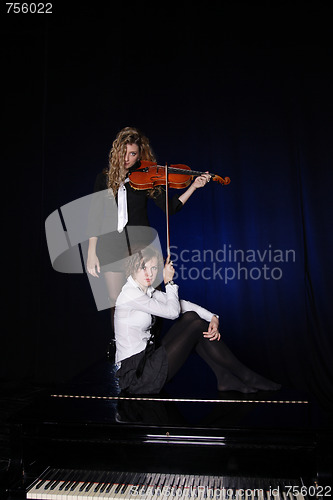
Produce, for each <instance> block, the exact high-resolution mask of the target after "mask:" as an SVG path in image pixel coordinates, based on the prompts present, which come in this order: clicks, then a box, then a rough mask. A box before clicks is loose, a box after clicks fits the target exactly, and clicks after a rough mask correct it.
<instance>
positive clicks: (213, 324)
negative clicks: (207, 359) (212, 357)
mask: <svg viewBox="0 0 333 500" xmlns="http://www.w3.org/2000/svg"><path fill="white" fill-rule="evenodd" d="M203 336H204V337H205V338H207V339H209V340H210V341H212V340H217V341H219V340H220V338H221V334H220V332H219V319H218V318H217V317H216V316H213V317H212V319H211V321H210V323H209V326H208V332H203Z"/></svg>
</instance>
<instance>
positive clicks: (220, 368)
mask: <svg viewBox="0 0 333 500" xmlns="http://www.w3.org/2000/svg"><path fill="white" fill-rule="evenodd" d="M196 350H197V352H198V354H199V355H200V356H201V357H202V358H203V359H204V360H205V361H206V362H207V363H208V364H209V366H211V368H212V370H213V371H214V373H215V375H216V377H217V379H218V387H219V390H226V388H225V387H226V385H227V377H225V370H228V371H229V372H230V373H231V374H232V375H234V376H235V377H237V378H238V379H239V380H240V381H241V382H242V383H243V384H245V386H247V387H248V388H251V392H255V391H254V390H263V391H274V390H277V389H280V387H281V385H280V384H276V383H275V382H272V381H271V380H268V379H266V378H265V377H263V376H261V375H259V374H258V373H256V372H254V371H252V370H250V368H247V366H245V365H244V364H243V363H241V361H239V359H237V358H236V356H235V355H234V354H233V353H232V352H231V350H230V349H229V347H228V346H227V345H226V344H225V342H223V340H220V341H216V340H215V341H212V342H210V341H209V340H208V339H205V338H203V339H202V340H201V341H200V342H199V344H198V345H197V348H196ZM247 392H248V391H247Z"/></svg>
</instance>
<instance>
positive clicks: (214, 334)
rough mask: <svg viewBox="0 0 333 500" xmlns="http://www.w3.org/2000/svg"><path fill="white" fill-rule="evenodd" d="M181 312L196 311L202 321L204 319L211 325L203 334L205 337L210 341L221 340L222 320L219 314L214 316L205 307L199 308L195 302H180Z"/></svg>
mask: <svg viewBox="0 0 333 500" xmlns="http://www.w3.org/2000/svg"><path fill="white" fill-rule="evenodd" d="M180 307H181V312H182V313H184V312H186V311H194V312H196V313H197V314H198V315H199V316H200V318H201V319H204V320H205V321H207V322H208V323H209V326H208V331H207V332H203V336H204V337H206V338H208V339H209V340H220V338H221V335H220V332H219V324H220V320H219V317H218V316H217V314H214V313H212V312H210V311H208V310H207V309H205V308H204V307H201V306H198V305H197V304H194V303H193V302H189V301H188V300H181V301H180Z"/></svg>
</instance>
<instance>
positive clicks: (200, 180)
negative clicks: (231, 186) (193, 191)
mask: <svg viewBox="0 0 333 500" xmlns="http://www.w3.org/2000/svg"><path fill="white" fill-rule="evenodd" d="M210 179H211V176H210V175H209V173H208V172H206V173H205V174H202V175H200V176H199V177H197V178H196V179H195V180H194V181H193V184H192V185H193V187H195V188H201V187H204V186H205V185H206V184H207V182H209V181H210Z"/></svg>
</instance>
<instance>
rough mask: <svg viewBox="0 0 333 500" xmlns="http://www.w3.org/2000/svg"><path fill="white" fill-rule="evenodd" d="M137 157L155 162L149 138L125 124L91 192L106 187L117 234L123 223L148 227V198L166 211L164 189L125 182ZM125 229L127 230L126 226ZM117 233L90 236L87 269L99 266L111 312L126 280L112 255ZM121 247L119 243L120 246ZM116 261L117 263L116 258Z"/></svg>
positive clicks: (202, 179) (175, 203)
mask: <svg viewBox="0 0 333 500" xmlns="http://www.w3.org/2000/svg"><path fill="white" fill-rule="evenodd" d="M140 160H150V161H154V162H155V156H154V154H153V151H152V149H151V147H150V144H149V140H148V139H147V137H145V136H144V135H143V134H142V133H141V132H140V131H139V130H138V129H136V128H133V127H125V128H124V129H122V130H121V131H120V132H119V133H118V135H117V137H116V139H115V140H114V142H113V145H112V149H111V151H110V154H109V167H108V169H105V170H104V171H103V172H101V173H100V174H99V175H98V176H97V179H96V182H95V189H94V191H95V192H97V191H103V190H109V192H110V193H111V194H112V195H113V196H114V198H115V200H116V202H117V205H118V233H119V234H120V233H121V232H122V231H123V229H124V228H126V226H127V225H128V226H131V227H133V226H144V227H147V226H149V221H148V215H147V204H148V200H149V199H152V200H153V201H154V202H155V204H156V205H157V206H159V207H160V208H161V209H162V210H165V205H166V203H165V202H166V200H165V190H164V189H163V188H162V187H161V186H159V187H157V188H155V189H151V190H136V189H134V188H132V187H131V185H130V183H129V182H127V180H128V174H129V171H130V169H132V168H135V165H136V164H138V165H139V164H140V163H139V162H140ZM209 179H210V176H209V175H208V174H203V175H201V176H199V177H197V178H196V179H195V180H194V181H193V183H192V184H191V185H190V186H189V187H188V189H187V190H186V191H184V192H183V193H182V194H181V195H180V196H177V195H175V196H174V197H173V198H172V199H171V200H170V202H169V213H170V214H174V213H176V212H178V211H179V210H180V209H181V208H182V206H183V205H184V204H185V203H186V201H187V200H188V199H189V198H190V196H191V195H192V194H193V193H194V192H195V191H196V189H197V188H200V187H203V186H204V185H205V184H206V183H207V182H208V181H209ZM125 231H126V229H125ZM117 236H118V235H117V234H114V233H111V234H105V235H103V236H99V235H96V236H91V237H90V238H89V246H88V257H87V271H88V272H89V273H90V274H91V275H92V276H94V277H99V274H100V272H101V267H102V266H103V274H104V277H105V280H106V285H107V289H108V294H109V300H110V307H111V314H112V316H113V314H114V309H113V307H114V304H115V301H116V299H117V297H118V295H119V293H120V290H121V288H122V286H123V284H124V282H125V279H126V278H125V273H124V269H123V268H122V266H121V265H119V260H121V259H119V258H118V256H117V255H116V256H113V255H112V253H113V250H112V249H114V247H115V243H114V242H115V241H117ZM119 246H120V247H121V245H119ZM117 260H118V264H117V262H115V261H117Z"/></svg>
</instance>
